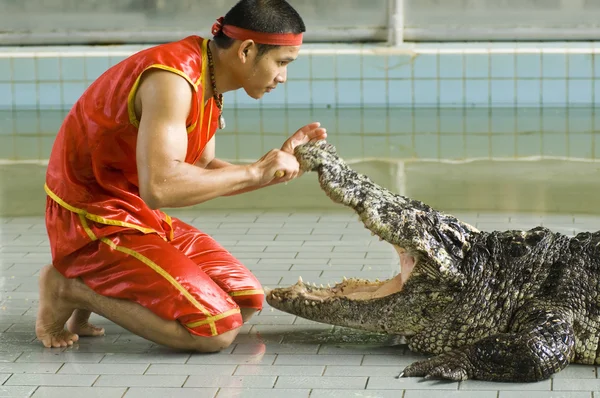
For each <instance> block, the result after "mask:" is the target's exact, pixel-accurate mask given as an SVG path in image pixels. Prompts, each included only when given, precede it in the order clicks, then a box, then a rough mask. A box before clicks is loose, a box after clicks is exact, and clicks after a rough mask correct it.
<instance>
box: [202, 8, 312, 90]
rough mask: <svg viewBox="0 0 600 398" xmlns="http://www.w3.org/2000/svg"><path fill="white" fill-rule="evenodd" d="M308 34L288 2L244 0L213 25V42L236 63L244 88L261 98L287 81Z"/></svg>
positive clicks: (241, 84) (237, 74)
mask: <svg viewBox="0 0 600 398" xmlns="http://www.w3.org/2000/svg"><path fill="white" fill-rule="evenodd" d="M305 31H306V27H305V26H304V22H303V20H302V18H301V17H300V15H299V14H298V12H296V10H295V9H294V8H293V7H292V6H291V5H290V4H289V3H287V1H285V0H240V1H239V2H238V3H237V4H236V5H235V6H234V7H233V8H232V9H231V10H229V12H228V13H227V14H226V15H225V16H224V17H223V18H220V19H219V20H218V22H217V23H216V24H215V25H214V26H213V40H214V42H215V44H216V46H217V47H218V48H219V49H221V50H225V51H226V52H227V53H228V58H229V59H230V60H231V61H232V62H235V63H236V65H235V66H236V67H234V68H232V70H233V71H234V73H235V74H236V76H235V78H236V79H237V80H238V83H239V84H240V86H241V87H242V88H244V90H245V91H246V93H247V94H248V95H249V96H251V97H252V98H256V99H258V98H260V97H262V96H263V95H264V93H265V92H268V91H270V89H272V88H274V87H275V86H276V85H277V84H279V83H284V82H285V81H286V79H287V65H288V64H289V63H290V62H292V61H293V60H294V59H296V57H297V56H298V51H299V50H300V45H301V43H302V34H303V33H304V32H305Z"/></svg>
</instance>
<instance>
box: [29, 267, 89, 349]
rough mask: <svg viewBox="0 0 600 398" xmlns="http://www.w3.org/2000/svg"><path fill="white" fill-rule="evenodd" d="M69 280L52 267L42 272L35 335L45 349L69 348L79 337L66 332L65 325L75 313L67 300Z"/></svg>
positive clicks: (43, 269) (45, 268)
mask: <svg viewBox="0 0 600 398" xmlns="http://www.w3.org/2000/svg"><path fill="white" fill-rule="evenodd" d="M68 283H69V282H68V280H67V279H66V278H65V277H63V276H62V275H61V274H60V273H59V272H58V271H57V270H55V269H54V267H53V266H52V265H47V266H46V267H44V268H42V270H41V271H40V283H39V285H40V304H39V309H38V315H37V319H36V322H35V334H36V336H37V338H38V340H40V341H41V342H42V344H43V345H44V347H48V348H49V347H67V346H70V345H73V343H74V342H76V341H77V340H79V336H78V335H76V334H74V333H71V332H69V331H67V330H65V328H64V327H65V323H66V322H67V320H68V319H69V317H70V316H71V314H72V313H73V310H74V308H73V305H72V304H71V303H70V302H69V301H68V300H67V299H66V298H65V294H66V293H67V292H68V290H69V286H68Z"/></svg>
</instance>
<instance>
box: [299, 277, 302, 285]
mask: <svg viewBox="0 0 600 398" xmlns="http://www.w3.org/2000/svg"><path fill="white" fill-rule="evenodd" d="M298 283H299V284H302V277H301V276H299V277H298Z"/></svg>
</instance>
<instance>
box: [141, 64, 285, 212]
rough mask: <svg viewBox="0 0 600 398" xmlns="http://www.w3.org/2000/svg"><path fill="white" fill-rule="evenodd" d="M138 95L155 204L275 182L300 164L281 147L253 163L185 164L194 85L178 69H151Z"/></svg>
mask: <svg viewBox="0 0 600 398" xmlns="http://www.w3.org/2000/svg"><path fill="white" fill-rule="evenodd" d="M137 97H138V98H136V102H137V105H138V106H136V108H139V109H138V110H140V111H141V118H140V126H139V131H138V141H137V153H136V157H137V167H138V175H139V188H140V195H141V197H142V199H143V200H144V201H145V202H146V203H147V204H148V206H150V207H151V208H161V207H184V206H191V205H194V204H198V203H202V202H205V201H207V200H211V199H214V198H216V197H219V196H224V195H228V194H231V193H233V192H236V191H240V190H243V189H247V188H249V187H254V186H260V185H263V184H265V183H267V182H270V180H272V179H273V175H274V173H275V171H276V170H278V169H280V168H282V169H285V168H287V169H289V170H290V171H291V172H294V167H296V168H297V163H296V165H294V164H293V162H291V161H290V159H289V154H286V153H284V152H281V151H272V152H270V153H268V154H267V155H265V156H264V157H263V158H262V159H261V160H260V161H258V162H257V163H254V164H251V165H240V166H234V165H232V166H230V167H224V168H218V169H212V168H207V169H205V168H201V167H196V166H194V165H192V164H188V163H185V156H186V152H187V131H186V119H187V116H188V113H189V109H190V101H191V87H190V86H189V84H188V83H187V82H186V81H185V80H184V79H182V78H181V77H180V76H178V75H176V74H174V73H171V72H166V71H151V72H147V75H145V76H144V79H143V81H142V83H141V84H140V88H139V90H138V93H137ZM286 156H287V158H286ZM293 160H294V161H295V158H294V159H293ZM269 174H270V176H271V177H269ZM265 180H268V181H265Z"/></svg>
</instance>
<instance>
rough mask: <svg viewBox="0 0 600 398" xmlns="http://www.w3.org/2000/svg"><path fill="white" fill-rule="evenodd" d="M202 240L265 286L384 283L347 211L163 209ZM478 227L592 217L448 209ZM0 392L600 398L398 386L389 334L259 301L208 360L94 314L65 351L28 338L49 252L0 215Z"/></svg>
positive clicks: (37, 232)
mask: <svg viewBox="0 0 600 398" xmlns="http://www.w3.org/2000/svg"><path fill="white" fill-rule="evenodd" d="M171 214H172V215H174V216H179V217H180V218H182V219H183V220H184V221H188V222H191V223H193V224H194V225H197V226H199V227H200V228H202V229H203V230H205V231H206V232H210V233H212V234H213V235H214V236H215V237H216V238H217V239H218V240H219V241H220V242H221V243H222V244H223V245H225V246H226V247H227V248H228V249H230V250H231V251H232V252H233V253H234V254H235V255H237V256H238V257H239V258H240V259H241V260H243V261H244V262H245V264H247V265H248V267H249V268H250V269H251V270H253V271H254V272H255V274H256V275H257V276H258V277H259V278H260V280H261V281H262V283H263V284H264V285H265V286H271V287H272V286H275V285H278V284H279V285H288V284H292V283H295V282H296V281H297V279H298V276H300V275H301V276H302V277H303V279H304V280H305V281H310V282H316V283H317V284H319V283H331V282H334V281H339V280H340V279H341V278H342V277H343V276H363V277H369V278H376V277H379V278H386V277H389V276H391V275H392V274H393V273H395V272H396V270H397V258H396V254H395V252H393V251H392V249H391V247H389V245H387V244H385V243H381V242H379V241H378V240H377V239H376V238H373V237H371V235H370V233H369V232H368V231H366V230H365V229H364V228H363V227H362V225H361V224H359V222H358V221H357V219H356V217H355V216H354V215H353V214H352V213H350V212H348V211H342V212H335V213H333V212H323V213H319V212H311V213H294V214H290V213H286V212H262V211H257V212H237V211H236V212H226V211H223V212H218V213H215V212H211V213H202V212H199V211H193V212H178V213H175V212H174V213H171ZM457 215H458V216H460V217H461V218H462V219H463V220H465V221H467V222H470V223H472V224H474V225H476V226H477V227H479V228H480V229H507V228H511V229H513V228H529V227H532V226H535V225H539V224H543V225H546V226H548V227H551V228H554V229H555V230H559V231H562V232H564V233H566V234H569V235H572V234H573V233H574V232H577V231H580V230H595V229H600V228H598V224H599V222H600V217H598V216H580V215H577V216H571V215H550V216H534V215H529V214H524V215H515V214H481V213H479V214H477V213H463V214H457ZM0 245H1V246H0V291H1V293H0V294H1V300H0V331H1V332H2V333H1V339H0V384H2V385H1V386H0V397H28V396H33V397H35V398H41V397H61V398H63V397H102V398H112V397H125V398H136V397H144V398H150V397H194V398H202V397H211V398H212V397H217V398H223V397H260V398H269V397H285V398H296V397H298V398H300V397H302V398H306V397H311V398H325V397H327V398H334V397H335V398H337V397H340V398H341V397H343V398H346V397H383V398H385V397H394V398H399V397H403V398H416V397H431V398H437V397H456V398H475V397H478V398H479V397H482V398H488V397H489V398H517V397H519V398H520V397H522V398H538V397H554V398H557V397H564V398H580V397H581V398H584V397H587V398H590V397H593V396H594V395H593V394H595V397H600V393H599V392H595V391H600V380H599V379H598V378H597V371H596V368H595V367H594V366H570V367H568V368H567V369H566V370H564V371H562V372H561V373H559V374H557V375H556V376H555V377H553V378H552V379H550V380H546V381H542V382H540V383H533V384H499V383H489V382H479V381H467V382H462V383H450V382H439V381H423V380H421V379H396V378H395V376H396V375H397V374H398V373H399V372H400V371H401V370H402V368H403V367H404V366H406V365H408V364H409V363H411V362H412V361H413V360H415V359H417V358H420V357H419V356H418V355H415V354H412V353H410V352H408V351H407V350H406V348H405V346H403V345H397V344H396V345H395V343H397V341H395V340H394V339H391V338H388V337H385V336H379V335H371V334H364V333H358V332H353V331H350V330H344V329H339V328H333V327H330V326H327V325H322V324H316V323H311V322H308V321H306V320H303V319H299V318H296V317H294V316H291V315H287V314H284V313H281V312H278V311H275V310H273V309H271V308H269V307H268V306H266V307H265V309H264V310H263V311H262V312H261V313H260V314H258V315H257V316H255V317H254V318H253V319H252V320H251V321H250V323H249V324H247V325H245V326H244V327H243V332H242V333H241V334H240V335H239V336H238V338H237V340H236V341H235V343H234V344H233V345H232V346H231V347H229V348H228V349H226V350H225V351H224V352H221V353H218V354H210V355H203V354H188V353H177V352H170V351H169V350H167V349H165V348H161V347H158V346H155V345H153V344H151V343H149V342H147V341H145V340H143V339H141V338H138V337H135V336H133V335H131V334H130V333H128V332H126V331H125V330H123V329H122V328H120V327H118V326H116V325H114V324H112V323H111V322H109V321H106V320H104V319H102V318H100V317H94V321H95V322H96V323H98V324H102V325H103V326H104V327H105V328H106V329H107V335H106V336H105V337H102V338H94V339H82V340H81V341H80V342H79V343H78V344H77V345H76V346H74V347H72V348H68V349H45V348H43V347H42V346H41V344H40V343H39V342H37V341H35V335H34V322H35V313H36V307H37V290H38V287H37V273H38V271H39V269H40V267H41V266H43V265H44V264H46V263H48V261H49V260H50V253H49V249H48V243H47V238H46V235H45V229H44V224H43V218H42V217H33V218H4V219H0Z"/></svg>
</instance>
